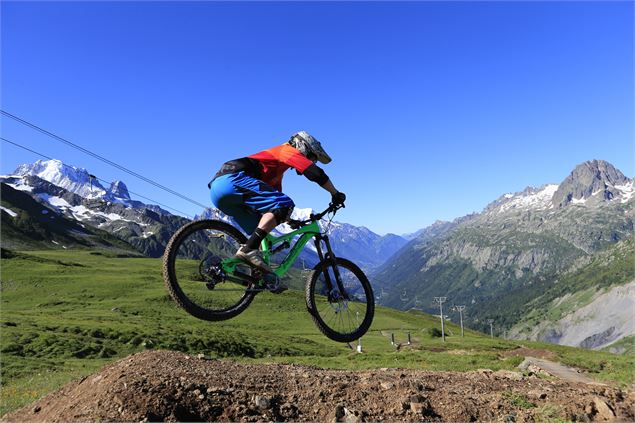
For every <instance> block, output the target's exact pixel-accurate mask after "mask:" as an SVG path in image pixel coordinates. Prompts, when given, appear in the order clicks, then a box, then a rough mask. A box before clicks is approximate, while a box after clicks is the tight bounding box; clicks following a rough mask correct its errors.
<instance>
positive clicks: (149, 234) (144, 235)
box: [141, 231, 154, 238]
mask: <svg viewBox="0 0 635 423" xmlns="http://www.w3.org/2000/svg"><path fill="white" fill-rule="evenodd" d="M152 235H154V232H151V231H148V232H144V233H142V234H141V237H142V238H148V237H150V236H152Z"/></svg>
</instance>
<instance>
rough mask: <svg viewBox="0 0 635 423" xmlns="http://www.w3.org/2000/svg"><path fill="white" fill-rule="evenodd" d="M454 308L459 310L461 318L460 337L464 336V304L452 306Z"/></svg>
mask: <svg viewBox="0 0 635 423" xmlns="http://www.w3.org/2000/svg"><path fill="white" fill-rule="evenodd" d="M454 310H456V311H458V312H459V317H460V319H461V337H464V336H465V334H464V333H463V310H465V306H464V305H460V306H454Z"/></svg>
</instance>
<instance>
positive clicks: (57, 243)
mask: <svg viewBox="0 0 635 423" xmlns="http://www.w3.org/2000/svg"><path fill="white" fill-rule="evenodd" d="M51 242H52V243H53V244H55V245H60V243H59V242H57V241H53V240H51Z"/></svg>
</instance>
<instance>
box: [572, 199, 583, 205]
mask: <svg viewBox="0 0 635 423" xmlns="http://www.w3.org/2000/svg"><path fill="white" fill-rule="evenodd" d="M584 203H586V198H572V199H571V204H580V205H581V204H584Z"/></svg>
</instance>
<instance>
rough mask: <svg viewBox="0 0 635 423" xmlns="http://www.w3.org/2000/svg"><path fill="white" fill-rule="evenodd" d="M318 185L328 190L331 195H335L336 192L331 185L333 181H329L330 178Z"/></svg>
mask: <svg viewBox="0 0 635 423" xmlns="http://www.w3.org/2000/svg"><path fill="white" fill-rule="evenodd" d="M320 186H321V187H322V188H324V189H325V190H327V191H328V192H330V193H331V195H335V194H337V192H338V191H337V189H336V188H335V186H334V185H333V182H331V180H330V179H327V181H326V183H325V184H324V185H320Z"/></svg>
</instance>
